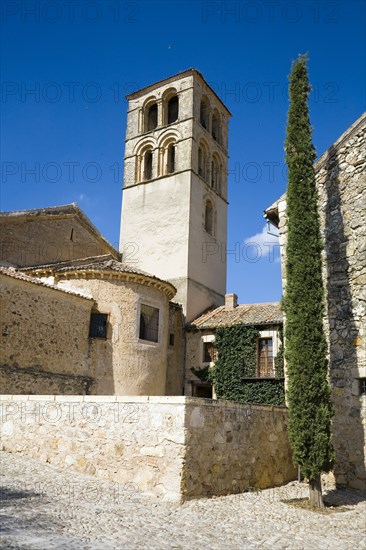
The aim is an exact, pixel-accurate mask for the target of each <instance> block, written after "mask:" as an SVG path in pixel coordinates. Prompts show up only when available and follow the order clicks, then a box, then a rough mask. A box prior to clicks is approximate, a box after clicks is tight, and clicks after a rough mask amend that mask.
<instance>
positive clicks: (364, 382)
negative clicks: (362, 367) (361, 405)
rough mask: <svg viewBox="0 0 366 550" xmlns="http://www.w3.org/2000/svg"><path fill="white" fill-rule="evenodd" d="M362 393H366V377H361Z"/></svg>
mask: <svg viewBox="0 0 366 550" xmlns="http://www.w3.org/2000/svg"><path fill="white" fill-rule="evenodd" d="M359 384H360V395H366V378H360V379H359Z"/></svg>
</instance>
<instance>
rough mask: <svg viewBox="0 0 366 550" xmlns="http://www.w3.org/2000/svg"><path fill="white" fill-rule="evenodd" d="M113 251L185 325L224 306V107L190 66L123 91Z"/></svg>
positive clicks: (225, 229)
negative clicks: (167, 286) (167, 300)
mask: <svg viewBox="0 0 366 550" xmlns="http://www.w3.org/2000/svg"><path fill="white" fill-rule="evenodd" d="M127 100H128V115H127V131H126V149H125V161H124V162H125V163H124V185H123V201H122V221H121V237H120V251H121V252H122V253H123V261H124V262H126V263H128V264H130V265H131V267H136V268H137V269H142V270H144V271H147V272H148V273H151V274H152V275H156V276H157V277H159V278H161V279H164V280H168V281H170V282H171V283H172V284H173V285H174V286H175V287H176V288H177V290H178V292H177V295H176V296H175V298H174V300H175V301H176V302H179V303H181V304H182V305H183V311H184V313H185V316H186V321H187V322H190V321H192V320H193V319H194V318H195V317H197V316H198V315H199V314H200V313H202V312H203V311H205V310H206V309H207V308H209V307H211V306H219V305H222V304H223V303H224V295H225V291H226V239H227V205H228V202H227V196H228V190H227V164H228V153H227V150H228V119H229V117H230V116H231V115H230V113H229V111H228V109H227V108H226V107H225V105H224V104H223V103H222V101H221V100H220V99H219V97H218V96H217V95H216V94H215V92H214V91H213V90H212V89H211V88H210V86H209V85H208V84H207V83H206V82H205V80H204V78H203V77H202V75H201V74H200V73H199V72H198V71H197V70H195V69H189V70H187V71H184V72H182V73H179V74H177V75H175V76H172V77H170V78H167V79H165V80H162V81H160V82H157V83H156V84H152V85H150V86H147V87H146V88H143V89H141V90H138V91H137V92H134V93H132V94H130V95H128V96H127Z"/></svg>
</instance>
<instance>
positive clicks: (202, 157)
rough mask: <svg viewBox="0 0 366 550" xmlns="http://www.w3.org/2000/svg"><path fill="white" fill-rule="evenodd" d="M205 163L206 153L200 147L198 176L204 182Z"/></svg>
mask: <svg viewBox="0 0 366 550" xmlns="http://www.w3.org/2000/svg"><path fill="white" fill-rule="evenodd" d="M206 163H207V158H206V151H205V149H204V148H203V147H202V145H200V146H199V148H198V175H199V176H201V178H203V179H204V180H205V179H206Z"/></svg>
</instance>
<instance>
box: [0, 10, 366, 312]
mask: <svg viewBox="0 0 366 550" xmlns="http://www.w3.org/2000/svg"><path fill="white" fill-rule="evenodd" d="M1 8H2V31H3V32H2V54H1V55H2V60H1V61H2V98H1V110H2V130H1V134H2V145H1V157H2V181H1V209H2V210H15V209H28V208H39V207H45V206H52V205H61V204H67V203H70V202H77V203H78V205H79V206H80V207H81V208H82V209H83V210H84V211H85V212H86V214H87V215H88V216H89V217H90V219H91V220H92V221H93V223H95V225H97V227H98V228H99V229H100V231H101V232H102V233H103V234H104V235H105V236H106V237H107V239H108V240H109V241H110V242H111V243H112V244H114V245H117V242H118V235H119V225H120V208H121V195H122V193H121V182H122V177H123V170H122V168H123V164H122V161H123V152H124V134H125V123H126V107H127V103H126V100H125V98H124V96H125V94H127V93H129V92H132V91H134V90H136V89H138V88H141V87H143V86H146V85H148V84H150V83H153V82H155V81H158V80H161V79H163V78H166V77H168V76H170V75H172V74H175V73H177V72H180V71H183V70H185V69H187V68H189V67H195V68H197V69H198V70H199V71H201V72H202V73H203V75H204V77H205V78H206V80H207V81H208V82H209V83H210V84H211V86H212V87H213V88H214V90H215V91H216V92H217V93H218V95H219V96H220V97H221V98H222V100H223V101H224V102H225V103H226V105H227V106H228V108H229V110H230V111H231V113H232V115H233V117H232V119H231V121H230V134H229V154H230V164H229V202H230V205H229V224H228V250H229V251H231V252H232V253H231V254H229V255H228V285H227V290H228V292H237V294H238V295H239V301H240V302H241V303H244V302H248V303H251V302H257V301H272V300H278V299H279V298H280V296H281V283H280V264H279V262H278V254H277V248H278V247H277V246H275V251H274V254H272V253H270V254H269V253H268V252H269V251H270V247H269V245H268V243H270V242H275V243H276V242H277V241H276V239H275V238H274V237H271V236H270V235H267V234H266V233H265V232H263V229H264V219H263V210H264V208H266V207H267V206H269V205H270V204H271V203H272V202H273V201H274V200H275V199H276V198H278V196H279V195H281V194H282V193H283V192H284V191H285V188H286V169H285V166H284V159H283V142H284V137H285V129H286V117H287V109H288V100H287V85H288V81H287V76H288V74H289V72H290V67H291V61H292V60H293V59H295V58H296V57H297V55H298V54H299V53H304V52H306V51H307V52H309V75H310V80H311V82H312V85H313V92H312V95H311V100H310V111H311V121H312V125H313V127H314V133H313V140H314V145H315V147H316V150H317V152H318V154H319V155H320V154H322V153H323V152H324V151H325V150H326V149H327V148H328V147H329V146H330V145H331V144H332V143H333V142H334V141H335V140H336V139H337V138H338V137H339V136H340V135H341V134H342V133H343V132H344V131H345V130H346V129H347V127H348V126H349V125H350V124H352V123H353V122H354V121H355V120H356V119H357V118H358V117H359V116H360V115H361V113H362V112H363V111H364V109H365V91H366V85H365V66H366V63H365V61H366V60H365V51H366V48H365V30H364V29H365V23H366V16H365V3H364V2H363V1H358V0H356V1H355V0H348V1H338V2H337V1H335V2H327V1H309V2H308V1H295V2H286V1H279V0H277V1H273V2H272V1H269V2H267V1H263V2H261V1H259V2H257V1H253V2H251V1H250V2H200V1H188V2H186V1H177V2H168V1H161V2H151V1H137V2H134V1H133V2H118V1H112V0H111V1H109V0H104V1H98V0H95V1H88V0H85V1H83V0H79V1H77V2H64V1H60V2H58V1H57V0H56V1H55V0H53V1H52V2H50V1H47V0H44V1H36V2H32V1H29V2H17V1H11V2H10V1H7V0H3V2H2V6H1ZM32 90H33V92H32ZM253 243H256V244H253Z"/></svg>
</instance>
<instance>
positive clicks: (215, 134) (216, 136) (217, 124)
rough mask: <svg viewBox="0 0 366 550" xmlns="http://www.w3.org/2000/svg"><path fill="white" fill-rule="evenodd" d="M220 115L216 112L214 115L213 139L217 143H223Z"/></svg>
mask: <svg viewBox="0 0 366 550" xmlns="http://www.w3.org/2000/svg"><path fill="white" fill-rule="evenodd" d="M220 133H221V132H220V115H219V114H218V113H217V112H214V114H213V115H212V132H211V134H212V137H213V139H214V140H215V141H217V142H218V143H220V142H221V136H220Z"/></svg>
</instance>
